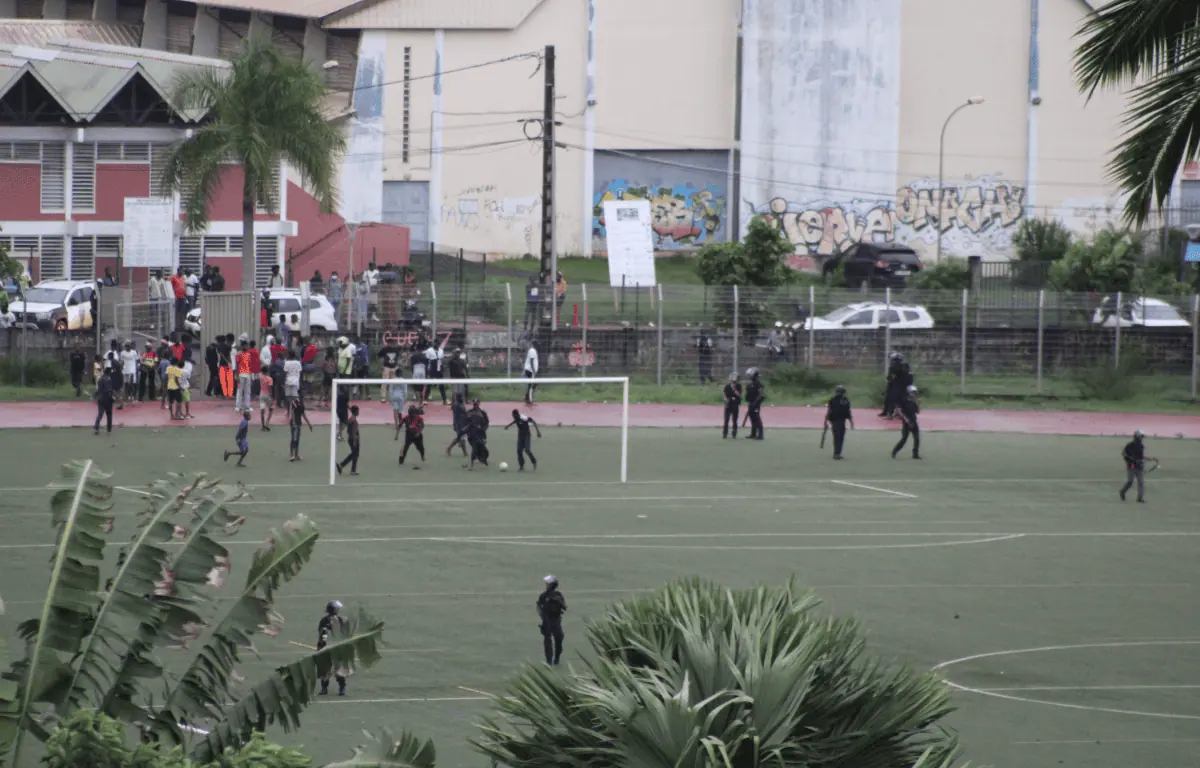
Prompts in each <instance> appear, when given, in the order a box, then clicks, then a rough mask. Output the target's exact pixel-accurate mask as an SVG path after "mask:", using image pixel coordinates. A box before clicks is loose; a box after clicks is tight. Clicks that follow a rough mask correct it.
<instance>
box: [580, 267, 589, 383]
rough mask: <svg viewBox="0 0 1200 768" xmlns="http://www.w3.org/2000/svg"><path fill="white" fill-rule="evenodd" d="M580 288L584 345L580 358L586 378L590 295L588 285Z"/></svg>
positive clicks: (585, 284)
mask: <svg viewBox="0 0 1200 768" xmlns="http://www.w3.org/2000/svg"><path fill="white" fill-rule="evenodd" d="M579 287H580V288H581V289H583V345H582V347H581V349H580V352H581V354H580V356H579V372H580V373H581V374H582V375H584V376H587V368H588V339H587V336H588V334H587V332H588V295H587V283H580V285H579Z"/></svg>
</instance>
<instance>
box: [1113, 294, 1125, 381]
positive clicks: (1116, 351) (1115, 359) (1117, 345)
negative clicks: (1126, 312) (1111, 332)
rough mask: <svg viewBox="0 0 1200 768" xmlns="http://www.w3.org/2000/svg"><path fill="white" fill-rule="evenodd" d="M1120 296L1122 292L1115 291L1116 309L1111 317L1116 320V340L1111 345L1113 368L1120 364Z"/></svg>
mask: <svg viewBox="0 0 1200 768" xmlns="http://www.w3.org/2000/svg"><path fill="white" fill-rule="evenodd" d="M1122 296H1123V294H1122V293H1121V292H1120V291H1117V306H1116V310H1117V311H1116V313H1115V314H1114V315H1113V317H1115V318H1116V321H1117V335H1116V342H1115V343H1114V345H1113V368H1119V367H1120V366H1121V297H1122Z"/></svg>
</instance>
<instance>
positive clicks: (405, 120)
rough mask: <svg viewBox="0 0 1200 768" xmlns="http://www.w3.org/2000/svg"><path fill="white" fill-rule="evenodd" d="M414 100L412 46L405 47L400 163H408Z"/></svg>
mask: <svg viewBox="0 0 1200 768" xmlns="http://www.w3.org/2000/svg"><path fill="white" fill-rule="evenodd" d="M411 99H412V46H409V45H406V46H404V109H403V110H402V112H401V118H400V120H401V122H400V162H402V163H405V164H407V163H408V147H409V144H408V141H409V107H410V106H411Z"/></svg>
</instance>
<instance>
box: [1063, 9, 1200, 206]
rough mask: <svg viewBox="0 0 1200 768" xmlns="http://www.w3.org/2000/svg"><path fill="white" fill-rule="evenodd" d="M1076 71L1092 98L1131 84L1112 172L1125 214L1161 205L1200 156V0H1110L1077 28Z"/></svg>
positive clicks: (1128, 86) (1082, 87)
mask: <svg viewBox="0 0 1200 768" xmlns="http://www.w3.org/2000/svg"><path fill="white" fill-rule="evenodd" d="M1077 36H1078V37H1080V38H1082V42H1081V43H1080V44H1079V47H1078V48H1077V49H1076V51H1075V76H1076V81H1077V82H1078V85H1079V88H1080V90H1081V91H1083V92H1084V93H1086V94H1087V95H1088V96H1089V97H1091V96H1092V95H1093V94H1094V93H1095V92H1096V91H1097V90H1099V89H1101V88H1111V89H1117V90H1121V89H1130V94H1131V102H1130V105H1129V108H1128V109H1127V110H1126V113H1125V119H1124V126H1125V129H1126V132H1125V137H1124V138H1123V139H1122V140H1121V142H1120V143H1119V144H1118V145H1117V147H1116V150H1115V153H1114V156H1113V159H1112V161H1111V162H1110V163H1109V173H1110V176H1111V178H1112V179H1113V181H1114V182H1115V183H1116V184H1117V185H1118V186H1119V187H1120V188H1121V190H1122V191H1124V192H1126V193H1128V195H1129V198H1128V200H1126V202H1125V219H1126V221H1127V222H1128V223H1130V224H1133V225H1140V224H1143V223H1144V222H1145V221H1146V218H1147V217H1148V216H1149V214H1150V211H1151V208H1152V207H1153V208H1157V209H1159V210H1161V209H1162V206H1163V203H1164V201H1165V200H1166V198H1167V195H1168V194H1170V192H1171V186H1172V184H1173V183H1174V181H1175V176H1176V174H1177V173H1178V172H1179V169H1180V167H1181V166H1182V165H1183V164H1184V163H1185V162H1187V161H1188V160H1191V159H1193V158H1195V157H1197V156H1198V155H1200V0H1112V1H1111V2H1109V3H1108V4H1107V5H1105V6H1104V7H1102V8H1100V9H1099V10H1097V11H1096V12H1094V13H1092V14H1091V15H1089V16H1088V18H1087V19H1086V20H1085V21H1084V22H1083V24H1082V25H1081V26H1080V29H1079V32H1078V35H1077Z"/></svg>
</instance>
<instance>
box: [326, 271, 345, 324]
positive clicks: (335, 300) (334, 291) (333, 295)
mask: <svg viewBox="0 0 1200 768" xmlns="http://www.w3.org/2000/svg"><path fill="white" fill-rule="evenodd" d="M327 292H328V295H329V303H330V304H332V305H333V316H334V317H339V315H338V307H340V306H341V305H342V281H341V280H339V279H338V273H337V272H334V273H332V274H330V275H329V288H328V289H327Z"/></svg>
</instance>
